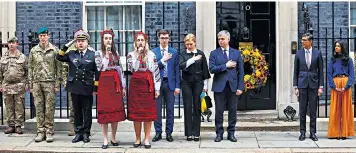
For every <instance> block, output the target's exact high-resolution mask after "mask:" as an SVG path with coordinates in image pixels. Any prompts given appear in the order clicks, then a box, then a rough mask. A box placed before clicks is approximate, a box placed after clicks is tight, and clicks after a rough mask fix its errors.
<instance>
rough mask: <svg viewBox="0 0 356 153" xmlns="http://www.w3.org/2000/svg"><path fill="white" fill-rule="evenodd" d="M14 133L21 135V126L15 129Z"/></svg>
mask: <svg viewBox="0 0 356 153" xmlns="http://www.w3.org/2000/svg"><path fill="white" fill-rule="evenodd" d="M16 133H17V134H23V131H22V129H21V126H18V127H16Z"/></svg>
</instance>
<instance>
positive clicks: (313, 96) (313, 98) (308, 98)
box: [298, 88, 318, 133]
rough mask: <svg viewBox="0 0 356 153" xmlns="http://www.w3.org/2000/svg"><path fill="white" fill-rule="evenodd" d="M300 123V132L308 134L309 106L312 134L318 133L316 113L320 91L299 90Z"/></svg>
mask: <svg viewBox="0 0 356 153" xmlns="http://www.w3.org/2000/svg"><path fill="white" fill-rule="evenodd" d="M298 98H299V117H300V119H299V121H300V132H301V133H305V132H306V123H305V122H306V114H307V109H308V105H309V111H310V133H316V111H317V102H318V89H312V88H300V89H299V97H298Z"/></svg>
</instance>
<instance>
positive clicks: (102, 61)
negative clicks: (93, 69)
mask: <svg viewBox="0 0 356 153" xmlns="http://www.w3.org/2000/svg"><path fill="white" fill-rule="evenodd" d="M117 55H118V54H117ZM112 58H114V57H112ZM117 59H118V61H117V62H114V59H112V60H111V61H113V62H111V63H110V62H109V61H110V60H109V59H108V58H106V57H105V56H103V53H102V52H101V50H98V51H96V52H95V64H96V66H97V68H98V71H106V70H116V71H117V72H118V73H119V76H120V80H121V84H122V87H123V88H126V78H125V75H124V72H123V69H122V64H121V61H120V56H117Z"/></svg>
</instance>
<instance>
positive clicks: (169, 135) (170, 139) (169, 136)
mask: <svg viewBox="0 0 356 153" xmlns="http://www.w3.org/2000/svg"><path fill="white" fill-rule="evenodd" d="M166 140H167V141H169V142H173V137H172V134H167V136H166Z"/></svg>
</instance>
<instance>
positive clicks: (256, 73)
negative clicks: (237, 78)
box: [239, 46, 270, 90]
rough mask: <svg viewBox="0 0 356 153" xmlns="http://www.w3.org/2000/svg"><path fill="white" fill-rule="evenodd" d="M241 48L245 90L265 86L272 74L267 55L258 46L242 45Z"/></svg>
mask: <svg viewBox="0 0 356 153" xmlns="http://www.w3.org/2000/svg"><path fill="white" fill-rule="evenodd" d="M239 50H240V51H241V56H242V58H243V61H244V72H245V76H244V84H245V90H248V89H259V88H261V87H263V86H265V85H266V83H267V78H268V76H269V75H270V74H269V69H268V63H267V62H266V59H265V56H264V55H263V54H262V52H261V51H259V50H258V49H257V48H252V47H251V46H247V47H245V48H242V47H240V48H239Z"/></svg>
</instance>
